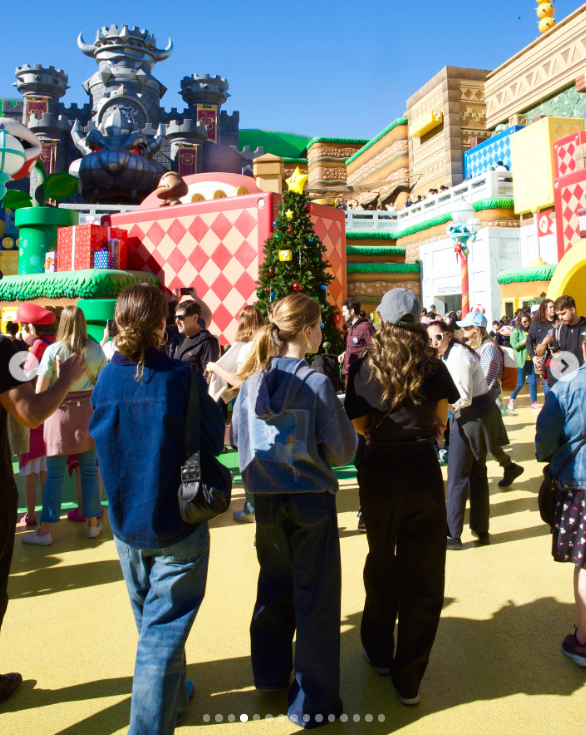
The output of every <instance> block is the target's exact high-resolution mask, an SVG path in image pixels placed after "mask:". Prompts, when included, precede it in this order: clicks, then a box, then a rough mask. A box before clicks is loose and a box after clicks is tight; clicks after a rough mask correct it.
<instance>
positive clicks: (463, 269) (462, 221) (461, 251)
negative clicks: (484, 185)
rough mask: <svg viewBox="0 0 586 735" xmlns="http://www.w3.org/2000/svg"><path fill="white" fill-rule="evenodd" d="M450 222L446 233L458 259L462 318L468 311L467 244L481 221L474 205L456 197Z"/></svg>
mask: <svg viewBox="0 0 586 735" xmlns="http://www.w3.org/2000/svg"><path fill="white" fill-rule="evenodd" d="M452 220H453V222H452V224H451V225H449V226H448V229H447V233H448V235H449V236H450V237H451V238H452V240H453V241H454V251H455V253H456V258H457V259H458V260H459V261H460V277H461V279H462V318H464V317H465V316H466V314H467V313H468V312H469V311H470V289H469V283H468V255H469V253H470V249H469V247H468V246H469V245H472V243H473V242H474V241H475V240H476V235H477V233H478V232H480V229H481V228H482V222H480V220H479V219H478V218H477V217H476V216H475V215H474V207H473V206H472V205H471V204H470V202H466V201H464V199H458V200H457V201H456V203H455V205H454V209H453V210H452Z"/></svg>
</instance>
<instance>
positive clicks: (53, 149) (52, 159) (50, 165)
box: [40, 140, 57, 174]
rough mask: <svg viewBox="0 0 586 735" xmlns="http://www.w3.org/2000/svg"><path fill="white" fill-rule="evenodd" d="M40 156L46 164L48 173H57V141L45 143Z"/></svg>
mask: <svg viewBox="0 0 586 735" xmlns="http://www.w3.org/2000/svg"><path fill="white" fill-rule="evenodd" d="M40 157H41V161H42V162H43V163H44V164H45V168H46V169H47V173H48V174H53V173H55V164H56V161H57V141H56V140H53V141H51V142H50V143H43V150H42V152H41V156H40Z"/></svg>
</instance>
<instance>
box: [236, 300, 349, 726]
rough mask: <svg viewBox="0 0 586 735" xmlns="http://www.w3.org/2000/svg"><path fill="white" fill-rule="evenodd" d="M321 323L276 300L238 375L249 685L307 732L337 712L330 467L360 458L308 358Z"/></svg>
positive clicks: (315, 315) (336, 583) (336, 551)
mask: <svg viewBox="0 0 586 735" xmlns="http://www.w3.org/2000/svg"><path fill="white" fill-rule="evenodd" d="M321 325H322V318H321V312H320V307H319V304H318V303H317V302H316V301H314V300H313V299H311V298H309V297H308V296H305V295H303V294H292V295H291V296H286V297H285V298H284V299H281V300H280V301H279V302H277V304H276V305H275V308H274V311H273V315H272V322H271V323H270V324H269V325H267V326H264V327H261V329H259V330H258V332H257V334H256V336H255V339H254V346H253V348H252V351H251V353H250V355H249V356H248V358H247V359H246V361H245V363H244V365H243V367H242V370H241V372H240V373H239V375H240V377H241V378H242V379H243V380H244V382H243V383H242V387H241V389H240V393H239V395H238V398H237V399H236V405H235V406H234V414H233V416H232V444H233V445H235V446H237V447H238V460H239V463H240V471H241V473H242V480H243V483H244V487H245V489H246V490H248V491H249V492H253V493H254V500H255V511H256V524H257V532H256V549H257V552H256V553H257V556H258V560H259V563H260V573H259V579H258V592H257V599H256V605H255V608H254V613H253V616H252V623H251V626H250V636H251V650H252V669H253V673H254V683H255V686H256V688H257V689H261V690H270V691H272V690H276V689H288V690H289V692H288V704H289V709H288V714H289V719H290V720H291V721H292V722H294V723H296V724H298V725H301V726H302V727H308V728H313V727H319V726H320V725H327V724H328V721H331V720H333V719H335V718H337V717H339V716H340V714H341V713H342V700H341V699H340V607H341V564H340V542H339V537H338V521H337V515H336V499H335V498H336V496H335V494H336V492H337V491H338V481H337V479H336V477H335V475H334V473H333V471H332V467H331V465H332V464H333V465H338V466H341V465H345V464H347V463H348V462H349V461H350V460H351V459H352V457H353V456H354V451H355V435H354V431H353V430H352V426H351V424H350V422H349V421H348V419H347V418H346V416H345V414H344V409H343V407H342V405H341V403H340V401H339V399H338V398H337V396H336V394H335V393H334V389H333V387H332V384H331V382H330V380H329V378H327V377H326V376H325V375H320V374H319V373H316V372H315V371H314V370H312V368H310V367H309V365H308V364H307V363H306V362H305V359H304V358H305V355H306V354H314V353H316V352H317V351H318V349H319V346H320V344H321V340H322V332H321ZM296 630H297V642H296V645H295V660H294V661H293V636H294V635H295V631H296ZM292 671H293V673H294V677H295V678H294V680H293V683H292V684H291V685H289V684H290V676H291V672H292Z"/></svg>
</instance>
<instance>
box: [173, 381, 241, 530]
mask: <svg viewBox="0 0 586 735" xmlns="http://www.w3.org/2000/svg"><path fill="white" fill-rule="evenodd" d="M184 450H185V462H184V465H183V467H181V485H180V486H179V491H178V493H177V497H178V500H179V510H180V512H181V518H182V519H183V520H184V521H185V523H202V522H203V521H210V520H211V519H212V518H216V516H219V515H221V514H222V513H225V512H226V511H227V510H228V508H229V507H230V501H231V499H232V473H231V472H230V470H229V469H227V468H226V467H224V465H223V464H222V463H221V462H220V461H219V460H218V459H217V458H216V457H214V455H213V454H212V453H211V452H210V450H209V449H207V448H206V447H202V446H201V417H200V401H199V385H198V380H197V374H196V369H192V373H191V385H190V388H189V403H188V404H187V416H186V420H185V440H184Z"/></svg>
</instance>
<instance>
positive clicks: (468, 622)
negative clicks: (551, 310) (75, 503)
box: [0, 397, 586, 735]
mask: <svg viewBox="0 0 586 735" xmlns="http://www.w3.org/2000/svg"><path fill="white" fill-rule="evenodd" d="M520 405H521V406H524V407H523V408H521V410H519V412H518V414H517V415H516V416H510V417H508V418H507V419H506V423H507V427H508V429H509V434H510V438H511V441H512V442H513V444H514V450H513V451H514V456H515V459H516V460H519V461H520V462H521V463H522V464H523V465H524V466H525V467H526V472H525V474H524V475H523V476H522V477H521V478H520V482H518V483H516V484H515V485H514V486H513V487H514V489H513V490H510V491H508V492H499V489H498V487H497V485H496V482H497V481H498V479H499V467H498V465H497V464H496V462H492V461H491V462H490V463H489V472H490V477H491V492H492V498H491V504H492V521H491V532H492V534H493V536H492V538H493V544H492V545H491V546H490V547H485V548H478V549H477V548H474V547H473V545H472V539H471V536H470V533H469V531H468V530H466V532H465V534H464V537H463V540H464V541H465V544H464V550H462V551H460V552H448V564H447V586H446V600H445V608H444V613H443V617H442V621H441V624H440V629H439V633H438V638H437V641H436V645H435V648H434V650H433V653H432V659H431V663H430V666H429V669H428V672H427V676H426V678H425V680H424V682H423V686H422V690H421V695H422V703H421V705H420V706H419V707H416V708H414V709H406V708H405V707H403V706H401V704H400V703H399V700H398V697H397V695H396V694H395V692H394V691H393V689H392V687H391V684H390V681H389V680H388V678H387V677H380V676H378V675H377V674H376V673H374V672H373V671H372V670H371V669H370V668H369V666H368V665H367V664H366V662H365V661H364V659H363V658H362V655H361V646H360V637H359V625H360V614H361V610H362V605H363V601H364V590H363V586H362V568H363V565H364V558H365V554H366V538H365V536H364V535H361V534H357V532H356V518H355V516H356V510H357V507H358V491H357V488H356V485H355V484H354V482H353V481H352V480H343V481H342V483H343V486H342V489H341V491H340V493H339V496H338V513H339V522H340V535H341V543H342V564H343V574H344V580H343V599H342V618H343V619H342V698H343V700H344V705H345V712H346V713H347V716H348V721H347V722H345V723H341V722H340V723H336V724H333V725H329V726H327V729H326V730H324V731H323V732H324V733H328V734H329V735H336V734H337V733H342V732H345V733H348V732H351V733H372V735H383V734H386V733H391V732H401V733H405V735H416V734H419V733H426V734H429V733H433V735H442V734H443V733H446V735H462V734H463V733H478V734H481V733H490V735H499V734H501V733H502V734H503V735H504V734H506V735H514V734H516V733H519V734H521V733H523V735H526V734H527V733H539V734H544V735H545V734H550V733H552V734H553V733H556V734H557V733H562V732H563V733H570V732H581V731H583V729H584V712H586V670H583V669H579V668H578V667H577V666H576V665H575V664H574V663H572V661H570V660H569V659H567V658H566V657H565V656H563V655H562V653H561V651H560V645H561V642H562V640H563V638H564V636H565V635H566V634H567V633H569V632H571V631H572V629H573V623H574V622H575V614H574V608H573V596H572V571H573V570H572V567H571V565H569V564H568V565H562V564H554V563H553V562H552V560H551V556H550V539H549V536H548V533H547V529H546V527H545V526H544V525H543V524H542V523H541V520H540V518H539V514H538V512H537V500H536V493H537V490H538V487H539V477H540V473H541V466H539V465H537V463H536V462H535V461H534V460H533V448H532V441H533V432H534V424H535V415H534V414H533V412H531V411H530V410H529V409H528V408H527V406H528V401H527V398H526V397H525V398H522V399H521V400H520ZM242 497H243V495H242V491H241V489H239V488H237V489H236V492H235V499H234V503H233V506H234V507H235V508H239V507H241V505H242ZM106 526H107V523H106ZM20 533H22V532H21V531H20V530H19V531H18V535H17V541H16V550H15V559H14V565H13V577H12V580H11V585H10V594H11V598H12V599H11V602H10V605H9V608H8V613H7V616H6V620H5V624H4V630H3V635H2V640H1V646H0V671H8V670H12V669H13V668H16V669H17V670H19V671H21V672H22V674H23V676H24V678H25V683H24V685H23V687H22V689H21V691H20V692H19V694H18V695H16V696H15V697H14V698H13V699H12V700H10V701H9V702H7V703H6V704H5V705H4V706H3V707H2V708H1V709H0V733H2V735H57V734H59V735H122V734H123V733H126V727H127V723H128V717H129V711H130V691H131V681H132V670H133V659H134V652H135V646H136V631H135V628H134V622H133V619H132V615H131V612H130V605H129V602H128V598H127V595H126V591H125V587H124V584H123V582H122V577H121V573H120V567H119V564H118V561H117V557H116V553H115V550H114V544H113V541H112V535H111V532H110V529H109V527H107V528H106V529H105V532H104V534H103V535H102V537H101V538H100V539H99V540H98V541H97V542H90V541H88V540H87V538H86V537H85V530H84V527H83V526H82V525H81V524H74V523H70V522H67V521H65V522H62V523H61V524H60V525H59V526H58V527H57V528H56V530H55V533H54V539H55V541H54V543H53V546H51V547H49V548H37V547H30V546H23V545H22V544H21V543H20V540H19V538H18V536H19V535H20ZM253 536H254V527H253V526H250V525H236V524H235V523H233V522H232V519H231V516H228V515H227V516H225V517H223V518H222V519H220V520H219V521H218V522H216V523H215V524H214V527H213V529H212V540H211V544H212V547H211V561H210V570H209V577H208V590H207V594H206V597H205V600H204V602H203V605H202V608H201V611H200V614H199V616H198V618H197V620H196V624H195V626H194V629H193V632H192V634H191V637H190V639H189V642H188V646H187V661H188V673H189V676H190V678H191V679H192V680H193V681H194V683H195V692H196V693H195V697H194V700H193V701H192V704H191V708H190V712H189V715H188V717H187V719H186V720H185V722H184V723H183V725H182V726H181V727H179V728H177V733H196V732H199V731H200V730H201V731H203V730H202V728H203V727H209V726H213V728H214V732H215V733H218V735H221V733H224V732H228V731H229V732H236V731H239V732H243V731H244V730H243V728H245V727H246V728H249V730H248V731H249V732H250V728H251V726H252V727H254V732H262V733H275V734H277V735H285V734H289V733H293V732H295V731H297V728H296V727H294V726H293V725H292V724H291V723H290V722H289V721H288V720H284V721H279V720H276V721H268V722H267V721H265V720H264V717H265V715H267V714H272V715H273V716H274V717H277V716H278V715H280V714H282V713H283V712H285V709H286V699H285V695H283V694H261V693H258V692H256V691H255V690H254V689H253V688H252V676H251V670H250V662H249V658H248V656H249V638H248V625H249V620H250V615H251V611H252V608H253V603H254V597H255V585H256V578H257V571H258V569H257V561H256V557H255V552H254V551H253V549H252V540H253ZM241 715H244V716H247V717H248V720H249V721H248V723H247V724H246V725H244V724H243V723H242V722H241V721H240V718H241ZM254 715H260V717H261V718H263V719H262V721H260V722H256V723H252V722H251V720H252V719H253V717H254ZM229 716H234V718H235V720H236V721H235V722H230V721H229V719H228V718H229ZM367 716H372V721H369V720H370V719H371V718H370V717H369V718H368V719H367ZM379 717H383V718H384V720H383V721H382V722H381V721H380V720H379ZM220 718H222V720H221V722H220V721H218V720H219V719H220ZM356 718H359V721H358V720H357V719H356Z"/></svg>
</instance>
